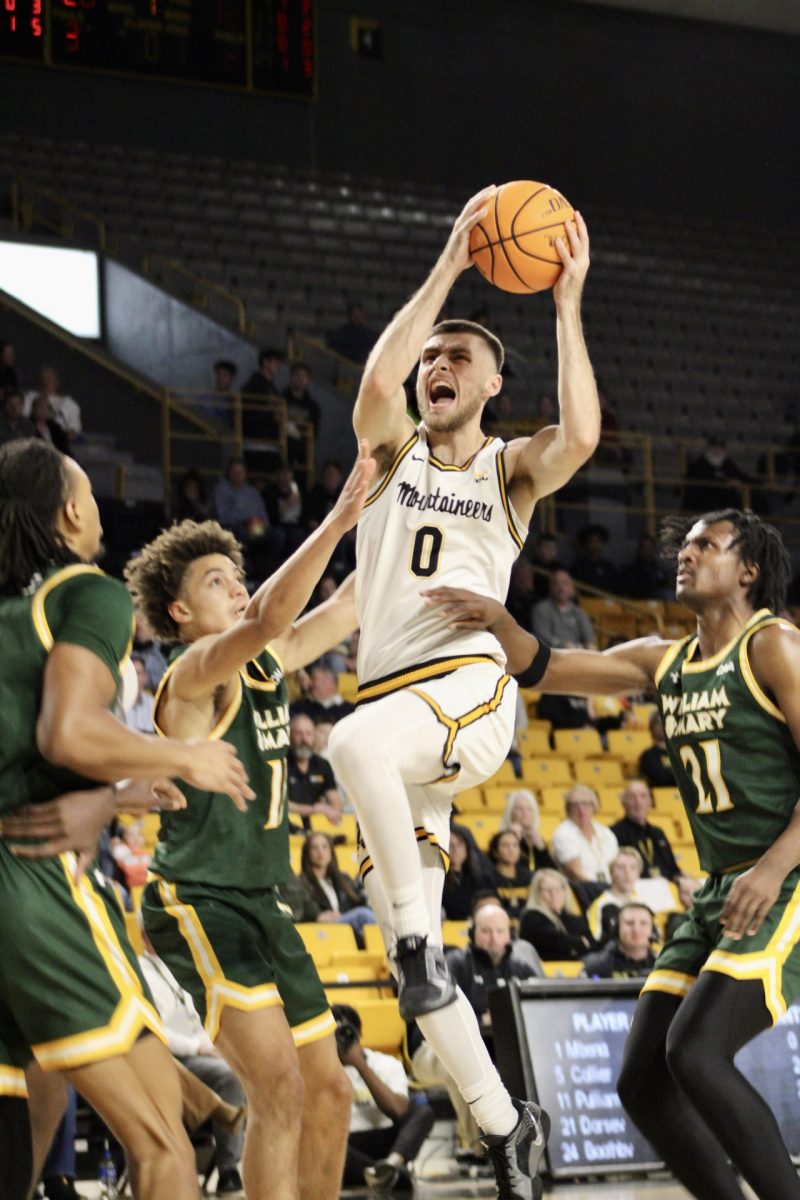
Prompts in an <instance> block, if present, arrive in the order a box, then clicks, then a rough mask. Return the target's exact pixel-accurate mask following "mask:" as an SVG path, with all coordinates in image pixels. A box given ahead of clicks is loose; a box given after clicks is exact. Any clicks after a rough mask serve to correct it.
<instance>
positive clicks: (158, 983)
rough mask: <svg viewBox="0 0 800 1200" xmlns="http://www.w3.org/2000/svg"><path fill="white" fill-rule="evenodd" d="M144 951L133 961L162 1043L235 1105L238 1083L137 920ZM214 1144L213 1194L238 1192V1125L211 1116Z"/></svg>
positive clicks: (239, 1098) (239, 1100) (240, 1099)
mask: <svg viewBox="0 0 800 1200" xmlns="http://www.w3.org/2000/svg"><path fill="white" fill-rule="evenodd" d="M142 940H143V942H144V954H142V955H140V956H139V965H140V967H141V969H142V974H143V975H144V977H145V980H146V982H147V985H148V987H149V988H150V991H151V993H152V996H153V1000H154V1002H155V1006H156V1008H157V1010H158V1013H159V1015H160V1017H161V1020H162V1021H163V1022H164V1029H165V1030H166V1034H167V1044H168V1046H169V1048H170V1051H171V1052H172V1053H173V1054H174V1055H175V1057H176V1058H177V1059H178V1061H179V1062H180V1063H181V1064H182V1065H183V1066H184V1067H185V1068H186V1069H187V1070H188V1071H190V1072H191V1073H192V1075H196V1076H197V1077H198V1079H201V1080H202V1081H203V1083H205V1084H207V1085H208V1087H210V1088H212V1089H213V1090H214V1091H215V1092H216V1093H217V1095H218V1096H221V1097H222V1099H223V1100H225V1101H226V1102H227V1103H228V1104H230V1105H233V1106H234V1107H236V1108H241V1106H242V1105H244V1103H245V1095H244V1089H243V1088H242V1085H241V1084H240V1082H239V1080H238V1079H237V1077H236V1075H235V1074H234V1073H233V1071H232V1069H231V1068H230V1067H229V1066H228V1064H227V1063H226V1061H225V1059H224V1058H223V1057H222V1055H221V1054H220V1053H219V1051H218V1050H217V1048H216V1046H215V1045H214V1043H213V1042H212V1041H211V1039H210V1038H209V1036H208V1034H207V1033H206V1031H205V1029H204V1028H203V1023H202V1021H201V1020H200V1017H199V1016H198V1014H197V1009H196V1008H195V1006H194V1003H193V1001H192V997H191V996H190V995H189V993H188V992H187V991H185V990H184V989H183V988H182V987H181V986H180V984H179V983H178V981H177V979H176V978H175V976H174V975H173V974H172V972H171V971H170V969H169V967H168V966H167V964H166V963H165V962H164V961H163V960H162V959H160V958H159V957H158V955H157V954H156V952H155V950H154V949H153V945H152V943H151V941H150V939H149V938H148V936H147V932H146V930H145V929H144V927H143V926H142ZM213 1129H214V1142H215V1144H216V1147H217V1170H218V1172H219V1179H218V1182H217V1195H218V1196H219V1195H225V1194H227V1193H231V1192H241V1190H242V1180H241V1176H240V1175H239V1159H240V1158H241V1156H242V1146H243V1143H244V1138H243V1136H242V1133H241V1131H239V1132H231V1128H230V1125H229V1124H228V1123H227V1122H226V1123H225V1124H223V1123H221V1122H219V1121H217V1120H216V1119H215V1120H214V1122H213Z"/></svg>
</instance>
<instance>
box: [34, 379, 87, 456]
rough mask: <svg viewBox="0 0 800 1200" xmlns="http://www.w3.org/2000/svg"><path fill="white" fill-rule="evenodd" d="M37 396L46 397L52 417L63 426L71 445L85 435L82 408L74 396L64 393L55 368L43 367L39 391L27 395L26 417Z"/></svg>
mask: <svg viewBox="0 0 800 1200" xmlns="http://www.w3.org/2000/svg"><path fill="white" fill-rule="evenodd" d="M37 396H44V397H46V399H47V402H48V405H49V407H50V414H51V416H52V417H53V419H54V420H56V421H58V423H59V425H61V427H62V428H63V430H64V432H65V433H66V435H67V437H68V438H69V440H70V443H72V442H76V441H78V439H79V438H80V437H81V436H82V434H83V426H82V424H81V408H80V405H79V404H78V402H77V400H73V398H72V396H65V395H64V394H63V393H62V391H61V379H60V377H59V374H58V371H56V370H55V368H54V367H42V370H41V372H40V375H39V387H38V389H37V390H36V391H31V392H26V393H25V413H26V415H28V414H29V413H30V411H31V409H32V408H33V402H34V400H35V399H36V397H37Z"/></svg>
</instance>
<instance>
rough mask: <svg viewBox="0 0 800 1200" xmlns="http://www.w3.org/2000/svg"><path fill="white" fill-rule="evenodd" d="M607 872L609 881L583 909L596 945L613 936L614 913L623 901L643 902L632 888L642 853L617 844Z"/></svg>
mask: <svg viewBox="0 0 800 1200" xmlns="http://www.w3.org/2000/svg"><path fill="white" fill-rule="evenodd" d="M610 872H611V883H610V884H609V885H608V887H607V888H606V890H605V891H604V892H601V893H600V895H599V896H596V897H595V899H594V900H593V901H592V903H591V904H590V905H589V908H588V910H587V913H586V920H587V922H588V923H589V932H590V933H591V935H592V937H593V938H594V940H595V941H596V942H597V944H598V946H604V945H605V943H606V942H607V941H608V940H609V938H611V937H613V935H614V930H615V928H616V923H617V913H618V912H619V910H620V909H621V908H622V905H623V904H627V903H628V901H629V900H639V901H641V903H644V897H643V896H640V895H638V894H637V891H636V888H637V884H638V883H639V880H640V879H641V878H642V856H641V854H640V853H639V851H638V850H637V849H636V847H635V846H620V848H619V850H618V851H617V857H616V858H615V859H614V861H613V862H612V864H611V867H610Z"/></svg>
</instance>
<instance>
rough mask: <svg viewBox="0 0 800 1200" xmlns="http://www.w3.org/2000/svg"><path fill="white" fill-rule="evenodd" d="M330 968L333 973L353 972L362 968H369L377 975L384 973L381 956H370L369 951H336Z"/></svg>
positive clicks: (329, 964) (332, 956)
mask: <svg viewBox="0 0 800 1200" xmlns="http://www.w3.org/2000/svg"><path fill="white" fill-rule="evenodd" d="M328 967H329V968H330V969H331V970H332V971H344V972H345V973H346V972H348V971H353V970H357V969H360V968H361V967H369V969H370V970H371V971H373V972H375V974H377V973H378V972H380V971H382V968H383V962H382V960H381V956H380V955H379V954H370V953H369V951H367V950H334V952H333V954H332V955H331V961H330V962H329V963H328Z"/></svg>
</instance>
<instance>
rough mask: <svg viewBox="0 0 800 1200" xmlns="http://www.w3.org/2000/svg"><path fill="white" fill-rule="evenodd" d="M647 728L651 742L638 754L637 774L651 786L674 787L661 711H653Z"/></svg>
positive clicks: (673, 773)
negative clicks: (650, 744)
mask: <svg viewBox="0 0 800 1200" xmlns="http://www.w3.org/2000/svg"><path fill="white" fill-rule="evenodd" d="M649 729H650V736H651V738H652V739H653V744H652V746H650V747H649V748H648V749H647V750H643V751H642V753H641V755H640V756H639V774H640V775H641V776H642V777H643V778H644V779H645V780H646V782H647V784H648V786H649V787H651V788H654V787H675V772H674V771H673V770H672V763H671V762H670V757H669V754H668V753H667V740H666V738H665V737H664V723H663V721H662V720H661V713H659V712H654V713H653V715H652V717H651V718H650V722H649Z"/></svg>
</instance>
